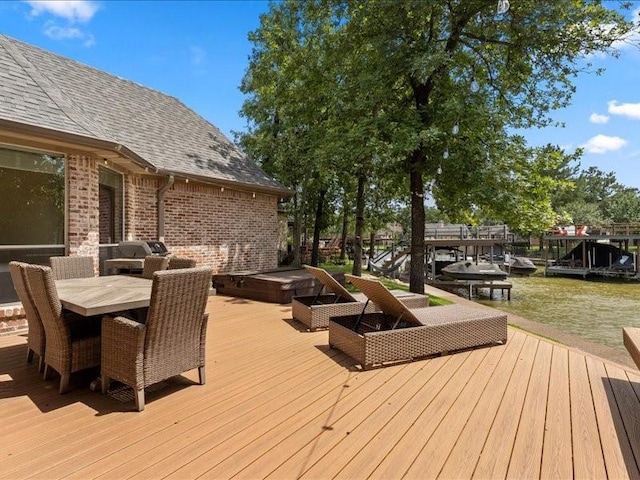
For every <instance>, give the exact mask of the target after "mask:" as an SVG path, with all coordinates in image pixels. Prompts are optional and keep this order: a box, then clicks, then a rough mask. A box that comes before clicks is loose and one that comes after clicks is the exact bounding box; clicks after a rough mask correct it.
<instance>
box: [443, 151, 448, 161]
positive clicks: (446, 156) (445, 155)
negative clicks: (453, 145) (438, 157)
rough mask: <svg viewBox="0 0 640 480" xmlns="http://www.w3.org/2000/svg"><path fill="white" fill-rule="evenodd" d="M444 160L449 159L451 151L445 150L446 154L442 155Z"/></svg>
mask: <svg viewBox="0 0 640 480" xmlns="http://www.w3.org/2000/svg"><path fill="white" fill-rule="evenodd" d="M442 158H444V159H445V160H446V159H447V158H449V149H448V148H445V150H444V153H443V154H442Z"/></svg>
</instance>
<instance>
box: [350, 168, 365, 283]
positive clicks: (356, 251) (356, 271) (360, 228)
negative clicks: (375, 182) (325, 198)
mask: <svg viewBox="0 0 640 480" xmlns="http://www.w3.org/2000/svg"><path fill="white" fill-rule="evenodd" d="M364 186H365V177H364V175H359V176H358V193H357V196H356V232H355V236H356V238H355V239H354V242H353V271H352V272H351V273H353V275H355V276H357V277H361V276H362V233H363V232H364Z"/></svg>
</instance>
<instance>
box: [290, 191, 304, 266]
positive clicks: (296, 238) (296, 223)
mask: <svg viewBox="0 0 640 480" xmlns="http://www.w3.org/2000/svg"><path fill="white" fill-rule="evenodd" d="M293 206H294V209H293V212H294V213H293V233H292V235H293V241H292V245H291V248H292V249H293V260H292V262H291V265H292V266H294V267H299V266H300V265H301V264H302V262H301V261H300V249H301V245H300V239H301V237H302V213H301V212H300V208H298V195H294V196H293Z"/></svg>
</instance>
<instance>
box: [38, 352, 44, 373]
mask: <svg viewBox="0 0 640 480" xmlns="http://www.w3.org/2000/svg"><path fill="white" fill-rule="evenodd" d="M43 370H44V357H43V356H42V355H40V358H39V359H38V371H39V372H42V371H43Z"/></svg>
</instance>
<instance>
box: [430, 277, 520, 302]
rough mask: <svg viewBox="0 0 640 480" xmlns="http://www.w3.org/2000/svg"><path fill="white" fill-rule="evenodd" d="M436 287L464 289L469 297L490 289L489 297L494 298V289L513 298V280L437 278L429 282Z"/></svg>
mask: <svg viewBox="0 0 640 480" xmlns="http://www.w3.org/2000/svg"><path fill="white" fill-rule="evenodd" d="M427 283H428V284H429V285H432V286H434V287H436V288H440V289H442V290H447V291H453V292H455V291H456V290H464V291H465V292H466V293H467V295H468V296H469V298H473V297H474V296H476V297H477V296H478V290H482V289H486V290H489V298H493V291H494V290H500V293H501V295H502V296H503V297H504V296H505V293H506V294H507V300H511V287H512V286H513V285H512V284H511V282H508V281H505V280H435V281H433V280H432V281H429V282H427Z"/></svg>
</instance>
